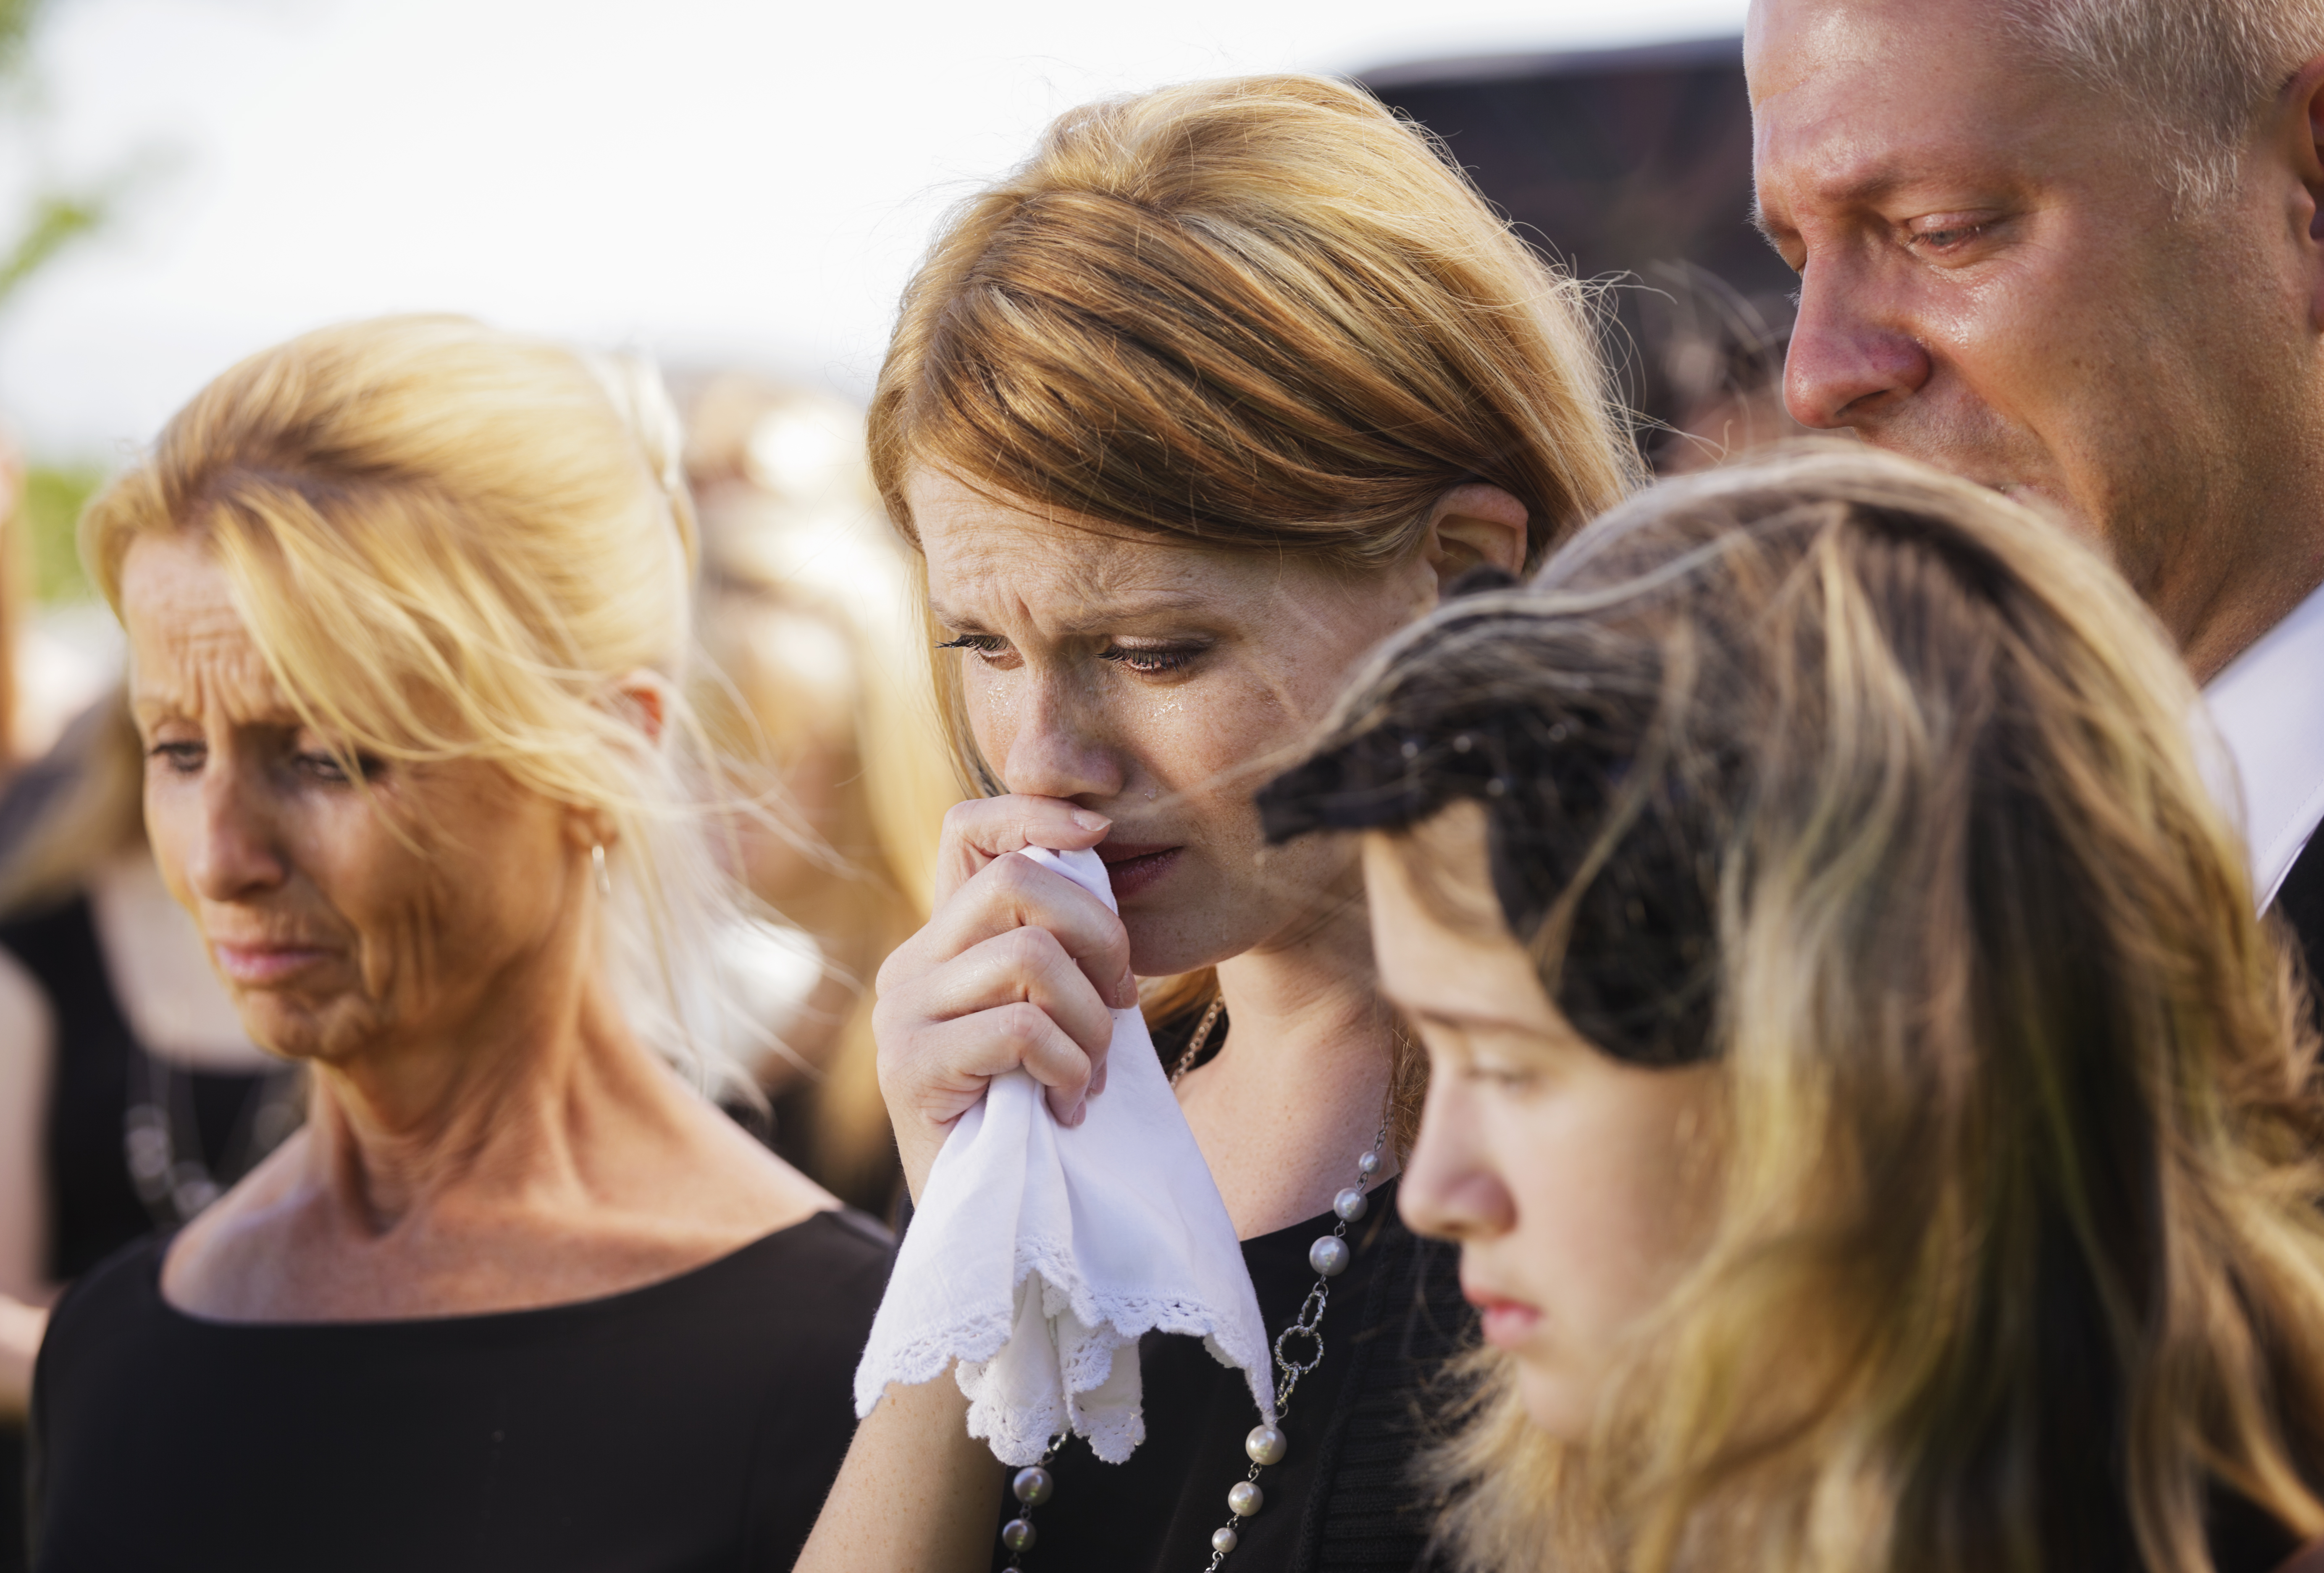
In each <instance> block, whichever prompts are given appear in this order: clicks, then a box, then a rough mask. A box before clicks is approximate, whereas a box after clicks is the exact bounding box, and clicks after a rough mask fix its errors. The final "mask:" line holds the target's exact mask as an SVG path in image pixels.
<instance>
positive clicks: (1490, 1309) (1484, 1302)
mask: <svg viewBox="0 0 2324 1573" xmlns="http://www.w3.org/2000/svg"><path fill="white" fill-rule="evenodd" d="M1461 1293H1462V1298H1463V1299H1465V1300H1468V1302H1469V1303H1470V1304H1471V1305H1473V1306H1475V1307H1476V1308H1477V1309H1479V1310H1480V1311H1482V1312H1484V1313H1485V1314H1484V1329H1483V1330H1484V1335H1485V1342H1487V1343H1488V1344H1490V1345H1491V1346H1493V1347H1494V1348H1496V1349H1515V1348H1517V1347H1519V1346H1522V1345H1524V1344H1526V1343H1528V1342H1530V1341H1531V1340H1532V1338H1533V1334H1534V1329H1535V1328H1537V1327H1539V1326H1540V1325H1541V1308H1540V1307H1538V1306H1531V1305H1527V1304H1526V1302H1525V1301H1523V1300H1508V1299H1504V1298H1503V1297H1502V1296H1500V1295H1498V1294H1491V1293H1488V1292H1486V1291H1482V1290H1474V1289H1467V1288H1463V1289H1462V1291H1461Z"/></svg>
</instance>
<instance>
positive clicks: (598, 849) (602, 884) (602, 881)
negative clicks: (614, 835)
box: [589, 843, 613, 901]
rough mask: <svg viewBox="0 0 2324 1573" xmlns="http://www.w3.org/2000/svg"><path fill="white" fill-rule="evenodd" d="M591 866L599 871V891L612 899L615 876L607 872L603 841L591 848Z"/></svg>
mask: <svg viewBox="0 0 2324 1573" xmlns="http://www.w3.org/2000/svg"><path fill="white" fill-rule="evenodd" d="M589 864H590V866H591V867H593V868H595V870H596V871H597V893H598V894H599V895H601V896H604V898H605V899H606V900H608V901H611V900H612V899H613V877H612V876H611V875H610V874H606V872H605V848H604V844H603V843H598V844H595V845H593V846H592V847H590V848H589Z"/></svg>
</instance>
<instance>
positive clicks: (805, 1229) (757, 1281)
mask: <svg viewBox="0 0 2324 1573" xmlns="http://www.w3.org/2000/svg"><path fill="white" fill-rule="evenodd" d="M895 1254H896V1247H895V1241H894V1239H893V1237H892V1236H890V1235H889V1233H888V1231H887V1230H886V1229H884V1228H882V1227H881V1226H880V1225H879V1224H878V1223H876V1222H875V1221H873V1220H872V1219H871V1218H870V1217H866V1216H864V1215H863V1214H862V1213H860V1212H857V1211H856V1210H855V1209H854V1208H845V1207H834V1208H824V1209H822V1210H820V1211H818V1212H816V1213H814V1214H812V1215H810V1216H809V1217H806V1218H804V1219H802V1220H801V1221H799V1222H798V1223H796V1224H793V1225H791V1226H788V1228H782V1229H777V1230H776V1231H774V1232H773V1233H772V1234H770V1235H764V1236H762V1237H761V1238H760V1239H757V1240H754V1241H752V1243H751V1244H750V1245H745V1246H744V1247H742V1250H740V1251H737V1252H735V1253H734V1254H733V1255H732V1256H730V1257H728V1258H726V1259H725V1260H724V1262H722V1263H713V1264H712V1265H713V1267H714V1268H722V1269H725V1270H726V1271H724V1272H720V1273H718V1274H717V1277H718V1279H719V1280H720V1282H718V1283H717V1284H715V1286H714V1285H712V1284H710V1283H709V1282H705V1289H711V1288H714V1287H715V1290H716V1291H717V1292H719V1293H721V1294H725V1295H733V1294H737V1293H739V1294H740V1295H742V1296H743V1297H747V1298H750V1299H753V1300H755V1299H758V1298H760V1297H761V1296H765V1297H767V1298H770V1299H777V1300H781V1301H783V1302H784V1303H785V1304H786V1305H788V1306H791V1307H795V1308H796V1309H798V1311H799V1312H801V1313H804V1314H807V1315H809V1316H813V1317H815V1318H816V1319H817V1320H820V1321H825V1322H827V1321H830V1320H832V1319H833V1317H832V1313H835V1312H838V1311H843V1310H845V1309H858V1310H861V1311H862V1316H863V1319H864V1322H865V1324H866V1325H867V1326H868V1325H869V1322H870V1319H871V1311H872V1310H874V1309H878V1306H879V1303H880V1296H881V1293H882V1292H883V1291H885V1290H886V1289H887V1286H888V1270H889V1268H890V1265H892V1264H893V1263H894V1260H895ZM802 1288H811V1289H812V1291H813V1292H811V1293H806V1294H802V1293H801V1292H800V1291H801V1290H802ZM855 1336H857V1337H860V1332H859V1333H858V1334H856V1335H855Z"/></svg>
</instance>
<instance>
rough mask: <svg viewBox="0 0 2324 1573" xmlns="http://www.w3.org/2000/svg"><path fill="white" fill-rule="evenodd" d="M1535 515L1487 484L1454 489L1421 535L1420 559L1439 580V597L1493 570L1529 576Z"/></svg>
mask: <svg viewBox="0 0 2324 1573" xmlns="http://www.w3.org/2000/svg"><path fill="white" fill-rule="evenodd" d="M1530 518H1531V515H1530V514H1528V513H1527V512H1526V505H1525V504H1523V503H1520V502H1518V501H1517V498H1516V497H1515V496H1514V495H1511V494H1510V493H1508V492H1505V491H1503V490H1502V489H1501V488H1500V487H1499V486H1491V485H1489V484H1488V483H1486V482H1483V481H1470V482H1468V483H1466V484H1465V485H1462V486H1454V487H1453V488H1452V490H1451V491H1449V492H1447V493H1445V494H1444V495H1443V496H1442V497H1439V498H1438V499H1437V500H1436V506H1435V507H1434V509H1432V510H1430V512H1429V515H1428V523H1427V525H1426V527H1425V529H1424V531H1423V532H1422V535H1421V544H1420V555H1421V560H1423V561H1424V562H1425V563H1426V564H1427V565H1428V568H1429V570H1430V572H1431V573H1433V574H1434V576H1435V581H1436V582H1435V587H1434V588H1435V591H1436V593H1437V594H1438V595H1439V596H1442V595H1443V593H1444V587H1445V586H1447V585H1449V584H1451V583H1452V581H1453V580H1454V579H1457V578H1460V577H1461V576H1462V574H1464V573H1467V572H1468V571H1469V570H1470V569H1478V568H1489V569H1499V571H1500V572H1502V573H1505V574H1508V576H1509V577H1510V578H1517V576H1518V575H1520V574H1522V573H1524V572H1525V565H1526V544H1527V538H1526V523H1527V522H1528V521H1529V520H1530Z"/></svg>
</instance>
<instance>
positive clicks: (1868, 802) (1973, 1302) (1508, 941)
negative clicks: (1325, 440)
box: [1261, 450, 2324, 1573]
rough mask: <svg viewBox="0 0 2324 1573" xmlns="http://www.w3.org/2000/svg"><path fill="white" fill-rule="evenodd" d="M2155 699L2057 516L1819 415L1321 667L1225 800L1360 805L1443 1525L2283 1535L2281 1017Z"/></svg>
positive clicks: (2270, 969) (2072, 1572) (2162, 682)
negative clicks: (1433, 1246) (1434, 1344)
mask: <svg viewBox="0 0 2324 1573" xmlns="http://www.w3.org/2000/svg"><path fill="white" fill-rule="evenodd" d="M2194 702H2195V693H2194V689H2193V686H2192V684H2191V683H2190V682H2189V681H2188V680H2187V678H2186V676H2185V673H2184V671H2183V669H2182V668H2181V667H2180V665H2179V663H2178V662H2177V661H2176V659H2175V658H2174V655H2173V652H2172V650H2171V648H2170V645H2169V643H2168V641H2167V639H2166V638H2165V637H2164V635H2163V631H2162V630H2161V629H2160V628H2159V627H2158V626H2157V625H2155V624H2154V622H2153V618H2152V617H2151V616H2150V615H2148V614H2147V612H2146V611H2145V609H2144V607H2143V606H2140V605H2139V603H2138V601H2137V600H2136V598H2135V597H2134V596H2133V595H2132V594H2131V593H2130V592H2129V590H2128V589H2127V588H2126V587H2125V586H2124V585H2123V584H2122V583H2121V582H2120V580H2119V579H2118V578H2116V576H2115V575H2114V574H2113V573H2112V572H2111V571H2110V570H2109V569H2107V566H2106V565H2105V563H2104V562H2102V561H2101V560H2099V559H2098V556H2097V555H2096V554H2095V553H2093V552H2089V551H2086V550H2084V549H2083V548H2082V547H2080V545H2078V544H2076V543H2074V542H2072V541H2068V540H2066V539H2065V538H2063V536H2062V535H2061V534H2060V533H2059V532H2056V531H2055V530H2054V529H2052V528H2051V527H2049V526H2048V525H2046V524H2045V523H2044V522H2043V520H2042V519H2040V518H2039V517H2037V516H2035V515H2034V514H2031V513H2030V512H2028V511H2027V510H2024V509H2023V508H2021V507H2018V506H2016V505H2015V504H2009V503H2006V502H2005V501H2003V500H2002V499H2000V498H1998V497H1996V496H1995V495H1992V494H1991V493H1989V492H1986V491H1983V490H1981V489H1979V488H1977V487H1974V486H1970V485H1969V484H1968V483H1966V482H1963V481H1960V480H1958V479H1956V478H1954V477H1948V476H1944V475H1941V474H1939V473H1938V472H1936V471H1933V470H1930V469H1927V468H1925V467H1922V466H1919V465H1913V464H1908V463H1906V462H1904V461H1903V460H1899V459H1896V458H1888V457H1886V456H1881V455H1877V454H1868V453H1865V452H1862V451H1861V450H1858V451H1856V452H1848V451H1845V450H1842V451H1839V452H1825V453H1821V454H1801V455H1799V456H1797V457H1792V458H1777V459H1774V460H1771V461H1769V462H1767V463H1765V464H1763V465H1755V466H1751V467H1744V468H1740V469H1738V470H1735V471H1731V472H1729V473H1726V474H1723V475H1711V476H1705V477H1701V478H1700V479H1698V480H1693V481H1686V482H1677V483H1670V484H1667V485H1665V486H1662V487H1660V488H1657V489H1656V490H1655V491H1654V492H1652V493H1650V494H1647V495H1645V496H1643V497H1641V498H1639V499H1638V500H1637V501H1636V502H1634V503H1632V504H1628V505H1627V506H1625V507H1623V508H1621V509H1618V510H1617V511H1616V513H1615V514H1613V515H1611V516H1610V517H1609V518H1607V519H1605V520H1602V521H1600V523H1598V524H1596V525H1594V526H1592V528H1591V531H1590V532H1588V533H1587V534H1586V535H1585V536H1584V537H1583V538H1582V540H1581V541H1577V542H1576V543H1575V544H1574V545H1573V546H1572V548H1570V549H1568V551H1566V552H1565V553H1564V554H1563V555H1561V556H1560V557H1558V558H1556V559H1554V560H1552V562H1551V563H1550V565H1549V566H1548V568H1547V569H1545V572H1544V575H1543V577H1542V578H1541V580H1540V581H1539V583H1538V585H1537V586H1536V587H1535V588H1528V589H1525V590H1511V591H1508V592H1506V593H1502V594H1497V595H1490V596H1484V597H1476V598H1475V599H1473V600H1471V601H1464V602H1462V603H1461V604H1460V605H1459V606H1454V607H1451V608H1447V609H1446V610H1445V611H1444V612H1443V613H1441V614H1439V615H1437V616H1436V617H1435V618H1434V619H1432V620H1431V621H1430V622H1429V623H1428V624H1426V625H1424V626H1423V627H1421V628H1420V629H1418V630H1416V631H1415V632H1414V633H1413V634H1410V635H1409V636H1407V637H1406V638H1404V639H1402V640H1400V641H1398V642H1397V643H1396V644H1395V645H1394V646H1392V647H1391V648H1390V649H1389V650H1388V652H1384V653H1383V655H1382V656H1381V657H1380V658H1379V660H1378V661H1377V662H1375V663H1374V665H1373V666H1372V668H1371V669H1370V670H1369V671H1367V672H1366V673H1365V674H1363V676H1362V677H1361V678H1360V680H1358V682H1357V683H1356V684H1355V685H1354V686H1353V688H1352V689H1351V692H1350V694H1349V696H1348V698H1347V699H1345V700H1344V701H1343V702H1342V707H1341V708H1340V711H1339V713H1338V714H1337V716H1336V717H1334V719H1333V722H1332V724H1331V725H1330V726H1328V727H1327V728H1326V729H1325V733H1324V736H1323V739H1322V740H1321V741H1320V742H1319V744H1318V745H1317V748H1316V752H1315V755H1314V758H1313V759H1312V760H1311V761H1310V762H1309V763H1305V764H1302V765H1300V766H1297V767H1296V768H1295V769H1293V770H1292V771H1290V772H1288V773H1286V775H1284V776H1283V777H1282V778H1280V779H1279V780H1278V781H1277V782H1275V783H1273V784H1272V785H1271V786H1269V787H1268V789H1267V791H1265V792H1264V793H1263V794H1262V796H1261V804H1262V812H1263V814H1264V815H1265V817H1266V820H1267V823H1268V828H1269V831H1270V834H1272V835H1273V836H1275V837H1287V838H1291V839H1293V841H1294V844H1296V838H1297V837H1300V836H1301V835H1302V834H1304V833H1305V832H1307V831H1310V830H1314V829H1320V828H1337V829H1342V830H1348V829H1353V830H1363V831H1369V832H1371V834H1369V835H1367V836H1365V837H1364V838H1363V841H1364V852H1363V856H1364V869H1365V873H1366V876H1367V884H1368V887H1369V893H1370V902H1371V906H1370V911H1371V918H1372V925H1373V933H1374V936H1375V945H1376V948H1377V951H1378V953H1379V957H1380V965H1381V976H1382V982H1383V985H1384V986H1385V988H1386V989H1387V991H1388V995H1389V996H1390V997H1391V998H1393V999H1394V1000H1395V1001H1396V1002H1397V1004H1399V1005H1400V1006H1401V1007H1402V1008H1403V1009H1404V1010H1405V1012H1406V1014H1407V1016H1408V1017H1409V1018H1410V1019H1411V1020H1413V1021H1414V1022H1416V1025H1417V1026H1418V1028H1419V1031H1420V1032H1421V1035H1422V1037H1423V1039H1424V1041H1425V1042H1426V1044H1427V1047H1428V1053H1429V1058H1430V1063H1431V1071H1432V1074H1431V1077H1430V1081H1429V1093H1428V1105H1427V1109H1426V1113H1425V1117H1424V1119H1423V1121H1422V1125H1421V1132H1420V1136H1419V1140H1418V1143H1417V1145H1416V1148H1415V1150H1414V1152H1413V1155H1412V1158H1411V1160H1410V1162H1409V1164H1408V1166H1407V1168H1406V1173H1405V1180H1404V1185H1403V1189H1402V1192H1401V1202H1402V1206H1403V1208H1404V1213H1405V1217H1406V1218H1407V1219H1408V1220H1410V1222H1411V1223H1412V1225H1413V1226H1415V1227H1416V1228H1418V1229H1420V1230H1423V1231H1424V1232H1425V1233H1428V1234H1431V1235H1440V1236H1443V1237H1444V1238H1447V1239H1451V1240H1455V1241H1458V1242H1459V1243H1460V1246H1461V1256H1462V1262H1461V1277H1462V1284H1463V1286H1464V1288H1465V1289H1466V1291H1467V1292H1468V1294H1469V1297H1470V1299H1471V1300H1472V1302H1474V1303H1475V1304H1477V1305H1478V1306H1480V1308H1481V1309H1483V1311H1484V1335H1485V1339H1486V1343H1487V1346H1488V1347H1486V1348H1484V1349H1482V1350H1480V1351H1478V1353H1477V1355H1476V1356H1473V1357H1471V1359H1470V1360H1469V1362H1468V1363H1467V1369H1468V1374H1469V1375H1470V1376H1471V1377H1472V1378H1474V1379H1476V1382H1477V1383H1478V1385H1477V1387H1476V1389H1475V1391H1474V1393H1473V1397H1472V1399H1471V1403H1470V1406H1469V1413H1468V1416H1467V1422H1466V1425H1465V1428H1464V1429H1463V1430H1462V1432H1461V1433H1460V1435H1459V1438H1458V1439H1457V1440H1456V1441H1455V1442H1454V1443H1453V1444H1452V1446H1451V1447H1450V1448H1449V1449H1448V1450H1446V1451H1444V1452H1443V1453H1441V1454H1440V1455H1439V1456H1438V1457H1437V1458H1436V1459H1435V1465H1436V1467H1437V1472H1438V1474H1439V1476H1440V1478H1441V1479H1442V1480H1443V1483H1444V1484H1445V1485H1447V1486H1448V1487H1449V1488H1450V1492H1451V1501H1452V1504H1453V1506H1452V1513H1451V1519H1450V1524H1449V1528H1450V1531H1451V1539H1452V1544H1453V1546H1454V1548H1455V1549H1456V1550H1457V1552H1458V1558H1457V1560H1458V1562H1459V1564H1460V1566H1461V1567H1462V1568H1465V1569H1470V1570H1472V1573H1488V1570H1489V1573H1519V1570H1524V1569H1535V1568H1539V1569H1549V1568H1556V1569H1558V1570H1560V1573H1600V1570H1604V1573H1611V1570H1614V1569H1621V1570H1624V1573H1668V1570H1671V1569H1682V1568H1683V1569H1698V1568H1700V1569H1716V1570H1718V1573H1904V1569H1915V1570H1919V1573H1987V1570H1988V1569H1996V1568H2017V1569H2024V1570H2026V1573H2035V1570H2050V1573H2083V1570H2086V1569H2089V1570H2096V1569H2105V1570H2107V1573H2130V1570H2132V1569H2147V1570H2150V1573H2270V1570H2271V1569H2274V1568H2279V1567H2282V1566H2284V1565H2285V1564H2286V1563H2287V1560H2288V1559H2294V1558H2298V1559H2299V1560H2298V1562H2297V1563H2296V1566H2298V1567H2300V1568H2303V1569H2306V1568H2315V1567H2318V1566H2324V1541H2319V1536H2324V1495H2319V1482H2324V1214H2319V1210H2318V1208H2317V1202H2318V1200H2319V1197H2324V1162H2319V1158H2318V1152H2319V1143H2324V1103H2319V1092H2318V1087H2317V1084H2316V1082H2315V1079H2314V1072H2315V1069H2316V1063H2317V1049H2318V1043H2317V1039H2316V1036H2315V1034H2314V1032H2313V1031H2312V1030H2311V1029H2310V1028H2309V1026H2308V1024H2307V1020H2306V1011H2305V1002H2304V1000H2303V999H2302V997H2301V987H2300V983H2299V979H2298V973H2297V959H2296V952H2295V951H2294V950H2293V949H2292V948H2291V947H2290V946H2289V945H2287V944H2284V943H2282V942H2280V941H2279V940H2278V939H2277V938H2276V937H2275V936H2273V935H2272V934H2270V933H2268V932H2267V931H2266V930H2264V928H2263V927H2262V925H2261V924H2260V923H2258V922H2257V921H2255V909H2254V905H2253V902H2252V899H2251V887H2250V881H2249V878H2248V876H2247V874H2246V870H2245V865H2244V860H2243V850H2242V847H2241V846H2240V844H2239V842H2238V841H2237V839H2236V836H2235V834H2234V831H2233V828H2232V827H2231V826H2230V825H2229V824H2228V822H2227V819H2225V817H2224V816H2223V815H2221V814H2220V812H2219V811H2218V808H2217V806H2216V805H2215V804H2214V802H2213V801H2212V800H2211V798H2210V796H2209V792H2208V791H2207V788H2206V785H2205V782H2204V777H2203V774H2202V773H2201V772H2200V771H2199V768H2198V765H2197V761H2196V757H2195V753H2194V750H2193V749H2192V748H2191V747H2190V743H2189V739H2188V737H2187V734H2186V725H2185V717H2186V715H2187V712H2188V710H2189V709H2190V708H2191V707H2192V705H2193V704H2194ZM1899 892H1909V893H1911V899H1909V900H1904V901H1899V900H1898V899H1896V898H1897V893H1899ZM2303 1547H2307V1548H2308V1550H2307V1551H2306V1552H2305V1554H2303V1553H2302V1548H2303Z"/></svg>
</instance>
